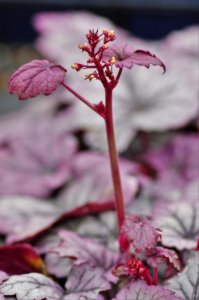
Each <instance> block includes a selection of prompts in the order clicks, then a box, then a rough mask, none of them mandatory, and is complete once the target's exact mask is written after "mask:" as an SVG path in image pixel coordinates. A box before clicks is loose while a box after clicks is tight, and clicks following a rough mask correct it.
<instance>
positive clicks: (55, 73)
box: [8, 29, 165, 228]
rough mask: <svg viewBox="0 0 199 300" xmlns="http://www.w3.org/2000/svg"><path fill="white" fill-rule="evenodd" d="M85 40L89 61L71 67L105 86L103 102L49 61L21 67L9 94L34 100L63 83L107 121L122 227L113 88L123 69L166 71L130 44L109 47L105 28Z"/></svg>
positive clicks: (111, 36)
mask: <svg viewBox="0 0 199 300" xmlns="http://www.w3.org/2000/svg"><path fill="white" fill-rule="evenodd" d="M86 39H87V42H86V43H83V44H81V45H79V48H80V49H81V50H82V52H85V53H86V54H87V55H88V58H87V61H86V63H85V64H82V63H77V62H75V63H74V64H72V69H74V70H76V71H77V72H79V71H80V70H85V69H86V70H89V71H90V72H89V73H87V74H86V75H85V79H86V80H89V81H92V80H93V79H96V80H99V81H100V82H101V83H102V85H103V88H104V90H105V99H104V101H103V102H100V103H98V104H97V105H94V104H92V103H90V102H89V101H88V100H86V99H85V98H84V97H82V96H81V95H80V94H78V93H77V92H76V91H74V90H73V89H72V88H71V87H70V86H69V85H68V84H67V83H66V82H65V81H64V77H65V73H66V70H65V69H64V68H63V67H61V66H59V65H54V64H52V63H50V62H48V61H46V60H43V61H39V60H33V61H32V62H30V63H28V64H25V65H24V66H22V67H21V68H19V69H18V70H17V71H16V72H15V73H14V74H13V75H12V76H11V78H10V80H9V86H8V87H9V91H10V93H13V94H16V95H17V96H18V97H19V99H20V100H25V99H27V98H28V97H30V98H31V97H35V96H37V95H39V94H41V93H42V94H44V95H50V94H51V93H52V92H54V90H55V89H56V87H57V86H58V85H59V84H60V85H62V86H64V87H65V88H66V89H67V90H68V91H69V92H70V93H72V94H73V95H74V96H75V97H76V98H78V99H79V100H80V101H82V102H83V103H85V104H86V105H87V106H89V107H90V108H91V109H92V110H93V111H95V112H96V113H97V114H98V115H99V116H101V117H102V118H103V119H104V121H105V126H106V135H107V142H108V149H109V157H110V165H111V171H112V180H113V186H114V194H115V206H116V212H117V219H118V225H119V228H120V227H121V226H122V224H123V221H124V218H125V213H124V200H123V192H122V186H121V179H120V170H119V164H118V155H117V150H116V142H115V133H114V124H113V111H112V110H113V108H112V93H113V89H114V88H115V87H116V86H117V84H118V81H119V79H120V76H121V74H122V70H123V68H124V67H126V68H128V69H131V68H132V67H133V66H134V65H135V64H136V65H141V66H145V67H147V68H149V66H150V65H154V66H161V67H162V68H163V70H164V71H165V66H164V64H163V63H162V61H161V60H160V59H159V58H157V57H156V56H155V55H154V54H151V53H150V52H149V51H144V50H136V51H134V50H133V49H131V48H130V47H129V46H128V45H117V46H116V45H115V46H113V47H110V46H109V43H110V42H113V41H114V40H115V39H116V35H115V33H114V31H112V30H107V29H104V30H103V31H102V33H100V32H99V31H98V30H96V31H95V30H90V31H89V32H88V33H87V34H86ZM114 66H115V67H116V68H119V70H118V72H117V73H116V75H115V73H114V70H113V67H114Z"/></svg>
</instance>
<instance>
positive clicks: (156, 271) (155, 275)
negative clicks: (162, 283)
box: [153, 268, 158, 285]
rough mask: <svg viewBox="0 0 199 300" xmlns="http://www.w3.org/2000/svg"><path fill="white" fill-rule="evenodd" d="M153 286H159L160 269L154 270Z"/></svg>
mask: <svg viewBox="0 0 199 300" xmlns="http://www.w3.org/2000/svg"><path fill="white" fill-rule="evenodd" d="M153 284H154V285H157V284H158V268H153Z"/></svg>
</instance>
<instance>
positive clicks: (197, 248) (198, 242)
mask: <svg viewBox="0 0 199 300" xmlns="http://www.w3.org/2000/svg"><path fill="white" fill-rule="evenodd" d="M196 251H199V237H198V241H197V246H196Z"/></svg>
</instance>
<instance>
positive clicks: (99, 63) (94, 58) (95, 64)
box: [71, 29, 117, 87]
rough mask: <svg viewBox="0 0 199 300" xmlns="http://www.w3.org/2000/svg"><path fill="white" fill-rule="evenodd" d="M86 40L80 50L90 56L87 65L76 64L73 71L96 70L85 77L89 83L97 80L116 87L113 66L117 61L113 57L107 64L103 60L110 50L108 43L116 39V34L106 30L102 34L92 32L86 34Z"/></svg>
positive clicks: (96, 31) (73, 65) (95, 31)
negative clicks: (106, 52) (105, 52)
mask: <svg viewBox="0 0 199 300" xmlns="http://www.w3.org/2000/svg"><path fill="white" fill-rule="evenodd" d="M86 38H87V42H86V43H83V44H80V45H79V48H80V49H81V50H82V52H86V53H87V54H88V58H87V61H86V63H87V64H80V63H74V64H72V66H71V67H72V69H74V70H76V71H77V72H78V71H80V70H81V69H94V72H91V73H88V74H86V75H85V79H87V80H89V81H92V80H93V79H97V80H100V81H101V82H103V83H105V82H106V84H107V85H110V86H112V87H115V85H116V83H117V80H115V79H116V78H115V77H114V75H113V71H112V66H113V65H114V64H115V63H116V59H115V57H111V58H110V59H109V60H108V61H106V62H103V60H102V57H103V54H104V51H105V50H107V49H108V48H109V45H108V43H109V42H112V41H114V40H115V39H116V35H115V32H114V31H113V30H108V29H104V30H103V31H102V33H99V31H98V30H90V31H89V32H88V33H87V34H86Z"/></svg>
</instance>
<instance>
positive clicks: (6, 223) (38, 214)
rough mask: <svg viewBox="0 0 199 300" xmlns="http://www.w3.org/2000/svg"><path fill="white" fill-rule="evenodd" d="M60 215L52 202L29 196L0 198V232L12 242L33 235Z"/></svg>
mask: <svg viewBox="0 0 199 300" xmlns="http://www.w3.org/2000/svg"><path fill="white" fill-rule="evenodd" d="M59 215H60V210H59V209H58V208H57V207H56V206H55V205H53V204H52V203H49V202H46V201H42V200H39V199H35V198H29V197H17V196H12V197H4V198H1V199H0V232H1V234H4V235H6V236H7V242H8V243H13V242H16V241H19V240H22V239H26V238H27V237H31V236H34V235H35V234H36V233H38V231H41V230H43V229H44V228H46V227H48V226H50V225H51V224H52V223H53V221H55V220H56V218H57V217H58V216H59Z"/></svg>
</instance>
